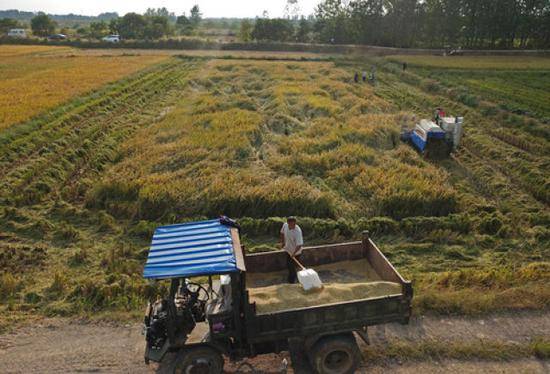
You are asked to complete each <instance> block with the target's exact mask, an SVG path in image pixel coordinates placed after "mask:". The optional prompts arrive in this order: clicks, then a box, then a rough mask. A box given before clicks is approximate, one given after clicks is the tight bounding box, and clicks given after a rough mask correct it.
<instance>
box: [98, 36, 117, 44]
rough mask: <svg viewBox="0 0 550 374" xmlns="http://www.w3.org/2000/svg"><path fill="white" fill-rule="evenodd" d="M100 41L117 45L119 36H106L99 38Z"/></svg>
mask: <svg viewBox="0 0 550 374" xmlns="http://www.w3.org/2000/svg"><path fill="white" fill-rule="evenodd" d="M101 40H103V41H104V42H109V43H118V42H120V36H119V35H107V36H105V37H103V38H101Z"/></svg>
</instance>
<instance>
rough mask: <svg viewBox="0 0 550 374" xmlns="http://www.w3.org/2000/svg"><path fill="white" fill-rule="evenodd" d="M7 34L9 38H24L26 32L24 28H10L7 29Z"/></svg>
mask: <svg viewBox="0 0 550 374" xmlns="http://www.w3.org/2000/svg"><path fill="white" fill-rule="evenodd" d="M8 36H9V37H11V38H26V37H27V32H26V31H25V29H11V30H9V31H8Z"/></svg>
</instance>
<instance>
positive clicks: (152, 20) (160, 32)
mask: <svg viewBox="0 0 550 374" xmlns="http://www.w3.org/2000/svg"><path fill="white" fill-rule="evenodd" d="M145 18H146V20H147V27H146V28H145V30H144V32H143V36H144V37H146V38H148V39H159V38H162V37H163V36H165V35H168V34H170V31H171V30H170V25H169V23H168V17H165V16H147V17H145Z"/></svg>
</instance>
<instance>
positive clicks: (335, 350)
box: [309, 334, 361, 374]
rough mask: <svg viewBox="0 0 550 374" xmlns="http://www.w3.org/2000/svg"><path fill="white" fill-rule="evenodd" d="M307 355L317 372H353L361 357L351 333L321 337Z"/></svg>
mask: <svg viewBox="0 0 550 374" xmlns="http://www.w3.org/2000/svg"><path fill="white" fill-rule="evenodd" d="M309 356H310V360H311V366H313V369H314V370H315V371H316V372H317V373H318V374H353V373H355V369H357V366H359V360H360V357H361V356H360V354H359V348H358V347H357V342H356V341H355V338H354V337H353V335H352V334H349V335H348V334H345V335H333V336H328V337H325V338H321V340H319V341H318V342H317V343H315V345H314V346H313V347H312V348H311V349H310V352H309Z"/></svg>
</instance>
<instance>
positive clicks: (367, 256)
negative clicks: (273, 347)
mask: <svg viewBox="0 0 550 374" xmlns="http://www.w3.org/2000/svg"><path fill="white" fill-rule="evenodd" d="M302 262H303V263H304V265H305V266H306V267H311V268H313V269H316V270H317V271H318V272H319V275H320V277H321V279H322V280H323V282H324V283H325V284H327V283H326V282H327V280H328V281H329V282H328V283H329V284H330V280H331V276H332V277H334V276H336V278H333V279H338V274H339V273H340V272H338V271H336V272H334V271H333V272H332V273H333V274H332V275H331V273H330V271H329V272H328V273H327V272H324V270H326V269H327V268H328V269H333V270H334V269H336V270H337V269H342V270H346V266H348V269H350V268H351V269H353V268H354V267H355V266H357V264H359V266H357V267H358V268H359V269H362V270H361V273H360V274H359V275H360V276H361V275H364V278H363V282H361V281H360V282H358V283H359V285H361V283H362V284H363V285H364V286H368V284H369V283H372V282H385V283H387V284H391V285H392V287H393V288H391V291H390V292H387V293H383V294H381V295H380V294H372V295H369V293H368V292H363V293H361V292H358V293H356V294H354V293H353V292H351V297H350V299H349V300H344V301H337V302H330V300H325V301H323V302H321V303H319V302H312V303H310V304H307V305H306V306H303V304H300V306H298V307H294V306H292V305H290V306H288V307H287V306H281V307H277V308H275V309H273V310H270V309H268V310H266V309H265V308H263V309H262V305H261V304H262V303H260V302H258V300H256V301H255V298H256V299H257V298H258V294H257V290H258V288H262V287H273V286H274V285H273V284H272V285H269V283H270V280H271V282H273V280H275V281H277V279H278V281H280V280H281V277H282V276H283V274H285V270H286V254H285V253H284V252H283V251H275V252H267V253H259V254H252V255H247V256H246V258H245V263H246V269H247V271H246V280H245V282H246V292H245V297H244V298H245V302H246V304H247V305H246V308H247V313H245V316H246V324H247V330H248V339H249V341H250V342H252V343H253V342H262V341H270V340H277V339H287V338H291V337H296V336H309V335H314V334H324V333H329V332H331V331H334V332H337V331H346V330H360V329H363V328H364V327H366V326H370V325H375V324H380V323H387V322H401V323H407V322H408V320H409V317H410V303H411V299H412V287H411V283H410V282H409V281H406V280H404V279H403V277H402V276H401V275H400V274H399V273H398V272H397V271H396V270H395V268H394V267H393V266H392V265H391V263H390V262H389V261H388V260H387V258H386V257H385V256H384V255H383V254H382V252H381V251H380V250H379V249H378V248H377V247H376V245H375V244H374V242H372V240H370V239H369V238H368V237H365V238H364V240H363V241H361V242H351V243H343V244H336V245H325V246H316V247H308V248H304V251H303V254H302ZM361 264H363V265H365V266H364V267H362V265H361ZM350 273H352V276H350V277H349V279H350V281H349V282H348V281H342V280H341V279H340V280H339V282H338V283H336V284H337V285H339V287H340V291H341V292H343V290H344V289H345V288H346V287H347V288H350V286H351V285H355V284H356V283H355V282H354V280H353V278H354V276H353V273H354V271H351V272H350ZM327 275H328V277H327ZM323 276H325V278H323ZM282 280H283V281H284V278H282ZM275 286H277V284H276V285H275ZM279 286H280V287H282V288H281V292H282V290H283V289H284V287H300V286H299V285H282V284H281V283H279ZM325 291H326V290H323V291H320V293H319V294H318V295H317V296H318V297H319V299H321V295H322V294H323V292H325ZM394 291H395V292H394ZM363 295H364V296H363ZM312 304H317V305H312Z"/></svg>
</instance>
